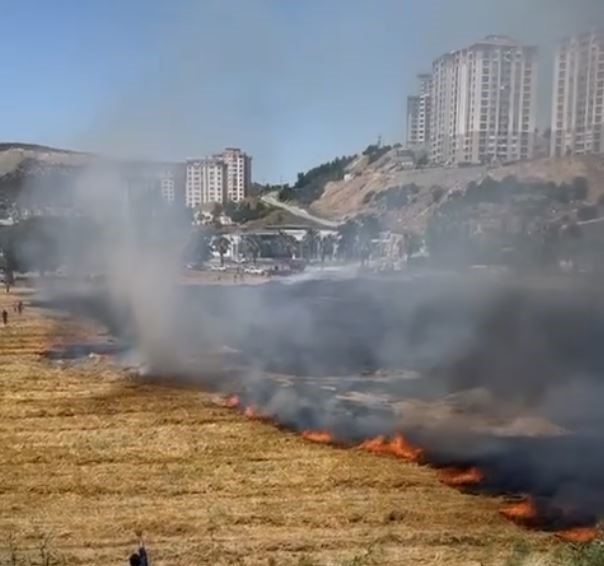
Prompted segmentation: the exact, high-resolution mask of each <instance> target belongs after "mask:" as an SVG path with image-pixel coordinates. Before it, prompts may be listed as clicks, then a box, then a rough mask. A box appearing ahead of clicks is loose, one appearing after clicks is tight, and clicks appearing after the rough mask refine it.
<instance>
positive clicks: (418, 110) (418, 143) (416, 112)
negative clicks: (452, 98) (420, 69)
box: [407, 74, 432, 148]
mask: <svg viewBox="0 0 604 566" xmlns="http://www.w3.org/2000/svg"><path fill="white" fill-rule="evenodd" d="M417 78H418V80H419V91H418V92H419V94H417V95H415V96H409V97H408V98H407V146H408V147H411V148H413V147H425V146H427V144H428V143H429V141H430V111H431V108H432V75H428V74H422V75H418V76H417Z"/></svg>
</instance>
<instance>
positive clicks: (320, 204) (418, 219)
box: [311, 149, 604, 228]
mask: <svg viewBox="0 0 604 566" xmlns="http://www.w3.org/2000/svg"><path fill="white" fill-rule="evenodd" d="M348 173H349V175H348V176H347V180H342V181H337V182H332V183H328V184H327V185H326V187H325V191H324V192H323V194H322V196H321V197H320V198H319V199H318V200H316V201H315V202H314V203H313V204H312V205H311V210H312V211H313V212H316V213H317V214H318V215H320V216H323V217H326V218H331V219H345V218H349V217H352V216H355V215H357V214H360V213H366V212H379V208H380V206H381V205H383V203H381V202H380V201H381V199H380V194H383V193H386V192H387V191H388V190H389V189H390V190H391V191H393V190H394V189H396V188H397V187H405V186H408V185H415V186H416V188H415V189H414V195H413V198H412V199H410V200H409V202H408V203H407V204H406V205H404V206H400V207H396V210H392V208H393V207H390V210H389V213H390V214H389V224H391V225H392V226H393V227H418V228H421V227H423V226H424V225H425V222H426V220H427V219H428V218H429V217H430V216H431V215H432V214H433V213H434V212H436V211H437V210H438V209H439V207H440V206H441V204H442V202H444V201H446V197H447V195H450V194H451V193H453V192H455V191H464V190H465V188H466V187H467V185H468V184H469V183H471V182H476V183H480V181H482V180H483V179H484V178H486V177H487V176H490V177H492V178H493V179H495V180H498V181H500V180H502V179H505V178H506V177H510V176H514V177H516V178H517V179H518V180H519V181H521V182H528V181H531V182H533V181H540V182H553V183H556V184H560V183H565V182H571V181H572V180H573V179H575V178H576V177H585V178H586V179H587V181H588V184H589V200H591V201H592V202H593V201H595V200H596V199H597V198H598V196H599V195H601V194H603V193H604V155H602V156H583V157H569V158H563V159H542V160H536V161H530V162H522V163H515V164H512V165H505V166H499V167H488V166H473V167H464V168H429V169H421V170H404V169H403V168H402V166H401V164H400V162H399V160H398V159H397V150H396V149H394V150H392V151H390V152H388V153H387V154H386V155H384V156H383V157H382V158H381V159H379V160H378V161H376V162H375V163H373V164H369V163H368V160H367V159H366V158H363V157H361V158H358V159H357V160H356V161H354V162H353V163H352V164H351V165H350V166H349V168H348ZM437 187H438V188H440V189H437ZM382 208H383V207H382Z"/></svg>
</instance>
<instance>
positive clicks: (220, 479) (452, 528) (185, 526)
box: [0, 296, 554, 566]
mask: <svg viewBox="0 0 604 566" xmlns="http://www.w3.org/2000/svg"><path fill="white" fill-rule="evenodd" d="M12 300H14V299H13V298H7V297H4V296H3V297H1V298H0V305H1V306H5V305H6V304H8V303H7V301H12ZM13 316H14V315H12V314H11V318H12V317H13ZM59 326H60V327H61V328H63V329H65V328H67V330H68V331H69V332H73V331H74V329H73V328H71V327H67V326H66V325H65V322H64V321H58V320H57V319H56V318H55V319H51V318H50V317H49V316H47V315H43V314H42V313H39V312H33V311H31V310H29V309H27V310H26V313H25V315H24V317H23V318H22V319H18V320H11V321H10V324H9V326H8V327H7V328H2V329H0V360H1V362H2V366H3V367H2V372H1V373H0V384H1V388H2V397H1V401H0V404H1V406H0V451H1V454H2V463H1V474H0V546H2V550H0V563H3V562H2V560H4V559H5V557H6V553H7V552H8V549H7V544H8V542H7V541H9V540H10V538H11V536H13V535H14V538H15V541H17V542H16V544H17V547H18V548H19V549H21V552H22V549H24V548H25V549H27V548H30V549H32V548H34V547H35V546H36V544H37V541H38V540H39V535H37V534H36V532H38V533H39V532H44V533H50V534H52V536H53V540H54V543H53V544H54V547H55V548H56V551H57V552H58V553H60V555H61V556H63V557H64V559H65V563H66V564H92V563H94V564H119V563H123V561H124V559H125V558H126V557H127V555H128V553H129V551H130V550H131V549H132V545H133V531H134V529H135V528H142V529H143V530H144V531H145V532H146V533H147V538H148V541H149V546H150V550H151V554H152V558H153V562H154V564H156V565H158V566H159V565H171V566H173V565H178V564H285V565H288V564H302V563H306V564H459V565H462V564H463V565H470V564H475V565H478V564H484V565H487V564H506V563H507V560H508V558H509V556H510V554H511V553H512V552H513V548H514V547H515V545H516V544H517V543H518V542H521V543H523V544H525V545H529V547H530V548H531V551H536V552H541V553H543V552H548V551H549V549H550V548H551V546H552V544H554V543H553V542H552V537H549V536H547V535H543V534H539V533H531V532H525V531H522V530H521V529H519V528H518V527H516V526H514V525H513V524H511V523H509V522H508V521H506V520H505V519H504V518H503V517H501V516H499V515H498V514H497V508H498V507H499V505H500V502H499V501H497V500H495V499H489V498H482V497H472V496H469V495H464V494H462V493H459V492H458V491H456V490H452V489H450V488H448V487H447V486H445V485H443V484H442V483H440V482H439V477H438V475H437V474H436V473H435V472H434V471H433V470H430V469H428V468H426V467H420V466H417V465H416V464H413V463H408V462H405V461H403V460H401V459H399V458H386V457H384V458H378V457H376V456H375V454H374V453H375V452H377V453H379V454H382V453H384V454H385V453H387V454H392V455H395V456H398V455H404V457H405V459H408V460H416V459H418V458H419V457H420V456H421V454H420V453H419V452H418V450H419V449H417V448H415V447H413V446H409V445H408V444H407V443H406V442H405V441H404V439H402V438H401V439H394V440H392V441H387V440H385V439H377V440H375V441H372V442H371V443H370V444H367V445H366V446H364V447H363V448H364V450H338V449H333V448H331V447H326V446H321V445H316V444H313V443H312V442H307V441H305V440H304V439H303V438H300V437H298V436H295V435H293V434H289V433H285V432H283V431H279V430H277V429H276V428H274V427H272V426H269V425H267V424H265V423H263V422H261V421H257V420H253V421H250V420H248V419H246V418H245V417H244V416H243V415H241V414H239V413H238V412H236V411H233V410H230V409H229V408H228V407H224V406H219V405H217V403H216V402H215V399H213V398H212V397H211V396H209V395H206V394H203V393H199V392H193V391H191V390H185V389H170V388H165V387H159V386H153V385H149V384H141V383H138V382H136V381H133V380H131V379H128V378H127V377H126V376H125V375H124V374H123V373H121V372H118V371H115V370H112V369H110V368H109V367H108V366H105V365H104V364H103V363H102V362H99V361H98V360H97V361H96V362H93V361H90V362H89V363H87V364H81V365H76V366H64V367H60V366H58V365H56V364H51V363H50V362H47V361H44V360H42V359H40V357H39V356H38V353H39V352H40V351H41V350H42V349H44V348H45V347H46V346H47V345H48V343H49V341H50V340H51V333H52V332H54V331H56V329H57V327H59ZM68 339H69V336H66V340H68ZM230 404H231V405H236V403H235V402H234V401H233V400H231V401H230ZM309 440H314V441H315V442H319V443H324V442H326V438H325V437H324V436H320V435H319V436H316V435H315V434H314V433H313V435H312V437H310V438H309ZM399 453H400V454H399ZM466 473H469V474H471V472H468V471H467V470H466V471H461V472H460V471H459V470H458V471H455V473H454V472H453V471H449V474H452V475H451V476H447V477H452V478H453V479H452V480H451V481H453V483H455V482H462V483H463V482H464V481H465V480H466V479H468V477H466V476H464V474H466ZM459 478H461V479H459ZM446 483H450V482H446ZM11 533H13V535H11Z"/></svg>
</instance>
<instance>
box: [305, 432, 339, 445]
mask: <svg viewBox="0 0 604 566" xmlns="http://www.w3.org/2000/svg"><path fill="white" fill-rule="evenodd" d="M302 438H304V439H305V440H310V441H311V442H317V443H318V444H331V443H332V442H333V436H331V434H329V433H328V432H322V431H316V430H305V431H304V432H303V433H302Z"/></svg>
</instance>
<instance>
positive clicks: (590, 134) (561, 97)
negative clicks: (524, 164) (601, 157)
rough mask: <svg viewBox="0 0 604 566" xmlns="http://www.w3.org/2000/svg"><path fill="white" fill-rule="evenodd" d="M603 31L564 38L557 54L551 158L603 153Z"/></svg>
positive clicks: (593, 31)
mask: <svg viewBox="0 0 604 566" xmlns="http://www.w3.org/2000/svg"><path fill="white" fill-rule="evenodd" d="M603 104H604V29H599V30H592V31H591V32H588V33H585V34H583V35H579V36H575V37H571V38H567V39H565V40H564V41H563V42H562V43H561V44H560V45H559V46H558V50H557V52H556V62H555V69H554V97H553V103H552V135H551V148H550V151H551V155H552V156H562V155H568V154H570V155H581V154H585V153H604V119H603V117H604V105H603Z"/></svg>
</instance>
